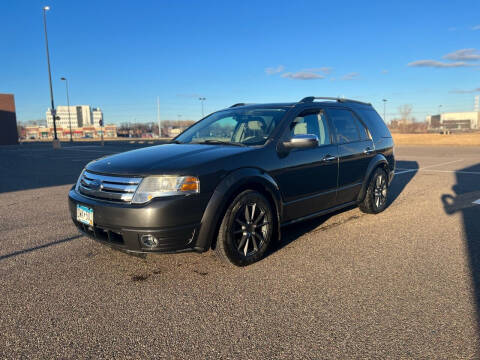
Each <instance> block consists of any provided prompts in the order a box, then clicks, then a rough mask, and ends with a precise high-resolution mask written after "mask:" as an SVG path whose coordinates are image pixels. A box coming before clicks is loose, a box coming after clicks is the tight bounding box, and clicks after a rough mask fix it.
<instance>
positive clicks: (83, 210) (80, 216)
mask: <svg viewBox="0 0 480 360" xmlns="http://www.w3.org/2000/svg"><path fill="white" fill-rule="evenodd" d="M77 220H78V221H80V222H81V223H84V224H87V225H91V226H93V209H90V208H89V207H86V206H83V205H79V204H77Z"/></svg>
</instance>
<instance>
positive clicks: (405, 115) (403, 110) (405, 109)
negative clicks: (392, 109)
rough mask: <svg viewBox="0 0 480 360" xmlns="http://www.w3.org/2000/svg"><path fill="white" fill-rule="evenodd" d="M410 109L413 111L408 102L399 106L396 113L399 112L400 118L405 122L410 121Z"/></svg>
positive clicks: (411, 119)
mask: <svg viewBox="0 0 480 360" xmlns="http://www.w3.org/2000/svg"><path fill="white" fill-rule="evenodd" d="M412 111H413V107H412V105H410V104H405V105H401V106H399V107H398V113H399V114H400V120H401V121H402V122H404V123H405V124H406V123H410V122H412V121H413V118H412Z"/></svg>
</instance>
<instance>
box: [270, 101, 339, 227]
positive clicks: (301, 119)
mask: <svg viewBox="0 0 480 360" xmlns="http://www.w3.org/2000/svg"><path fill="white" fill-rule="evenodd" d="M298 134H313V135H316V136H317V137H318V140H319V146H318V147H316V148H314V149H292V150H291V151H290V152H289V153H288V154H286V155H284V156H282V157H281V159H280V161H279V169H278V170H277V171H274V173H273V176H274V178H275V179H276V181H277V183H278V184H279V187H280V191H281V193H282V197H283V201H284V218H283V220H284V221H290V220H293V219H296V218H300V217H304V216H308V215H310V214H314V213H316V212H319V211H321V210H324V209H328V208H330V207H332V206H333V205H334V202H335V198H336V189H337V176H338V151H337V145H335V144H333V142H332V137H331V131H330V127H329V123H328V121H327V118H326V115H325V112H324V110H322V109H315V110H308V111H305V112H303V113H300V114H299V115H298V116H297V117H296V118H295V119H294V120H293V121H292V123H291V124H290V126H289V128H288V129H287V131H286V133H285V134H284V136H283V140H282V141H285V140H288V139H289V138H291V137H292V136H293V135H298ZM279 156H280V155H279Z"/></svg>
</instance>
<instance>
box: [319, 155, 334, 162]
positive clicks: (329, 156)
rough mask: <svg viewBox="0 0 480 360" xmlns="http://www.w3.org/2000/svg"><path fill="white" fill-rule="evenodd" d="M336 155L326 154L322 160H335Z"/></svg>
mask: <svg viewBox="0 0 480 360" xmlns="http://www.w3.org/2000/svg"><path fill="white" fill-rule="evenodd" d="M335 159H336V157H335V156H332V155H325V156H324V157H323V159H322V161H332V160H335Z"/></svg>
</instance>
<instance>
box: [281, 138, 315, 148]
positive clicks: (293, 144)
mask: <svg viewBox="0 0 480 360" xmlns="http://www.w3.org/2000/svg"><path fill="white" fill-rule="evenodd" d="M282 145H283V147H284V148H285V149H289V150H290V149H312V148H315V147H317V146H318V137H317V135H313V134H299V135H295V136H293V137H292V138H291V139H290V140H289V141H284V142H283V143H282Z"/></svg>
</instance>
